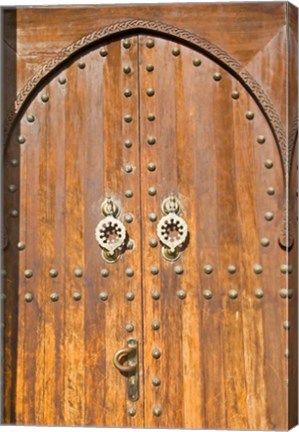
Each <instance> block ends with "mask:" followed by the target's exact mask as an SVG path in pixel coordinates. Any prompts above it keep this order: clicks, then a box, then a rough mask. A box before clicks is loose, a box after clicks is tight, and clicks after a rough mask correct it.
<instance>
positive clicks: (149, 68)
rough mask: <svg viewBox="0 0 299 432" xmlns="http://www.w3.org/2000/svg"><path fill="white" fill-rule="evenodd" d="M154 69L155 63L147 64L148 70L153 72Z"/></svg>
mask: <svg viewBox="0 0 299 432" xmlns="http://www.w3.org/2000/svg"><path fill="white" fill-rule="evenodd" d="M154 69H155V68H154V65H152V64H148V65H146V70H147V71H148V72H153V70H154Z"/></svg>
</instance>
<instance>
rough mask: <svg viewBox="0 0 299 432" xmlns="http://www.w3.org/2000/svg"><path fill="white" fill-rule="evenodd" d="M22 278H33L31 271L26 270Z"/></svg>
mask: <svg viewBox="0 0 299 432" xmlns="http://www.w3.org/2000/svg"><path fill="white" fill-rule="evenodd" d="M24 276H25V278H27V279H30V278H31V277H32V276H33V271H32V270H31V269H26V270H25V271H24Z"/></svg>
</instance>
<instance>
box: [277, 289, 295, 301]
mask: <svg viewBox="0 0 299 432" xmlns="http://www.w3.org/2000/svg"><path fill="white" fill-rule="evenodd" d="M279 295H280V297H281V298H282V299H287V298H288V299H291V298H292V297H293V290H291V289H287V288H282V289H281V290H280V291H279Z"/></svg>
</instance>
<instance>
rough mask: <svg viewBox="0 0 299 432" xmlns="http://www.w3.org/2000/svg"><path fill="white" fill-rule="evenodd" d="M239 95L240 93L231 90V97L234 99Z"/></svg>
mask: <svg viewBox="0 0 299 432" xmlns="http://www.w3.org/2000/svg"><path fill="white" fill-rule="evenodd" d="M239 97H240V93H239V92H238V91H237V90H234V91H233V92H232V98H233V99H235V100H236V99H239Z"/></svg>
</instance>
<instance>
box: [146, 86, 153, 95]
mask: <svg viewBox="0 0 299 432" xmlns="http://www.w3.org/2000/svg"><path fill="white" fill-rule="evenodd" d="M146 94H147V95H148V96H154V94H155V90H154V89H153V88H148V89H147V90H146Z"/></svg>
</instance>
